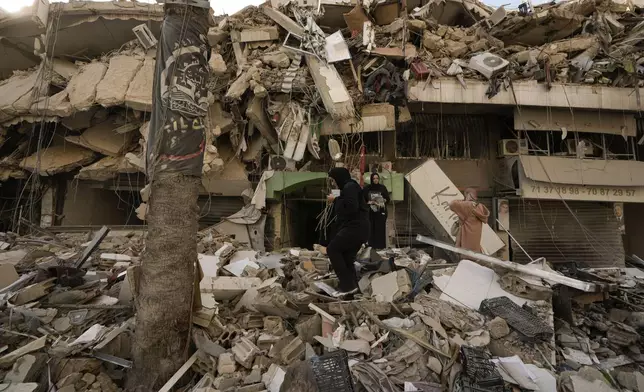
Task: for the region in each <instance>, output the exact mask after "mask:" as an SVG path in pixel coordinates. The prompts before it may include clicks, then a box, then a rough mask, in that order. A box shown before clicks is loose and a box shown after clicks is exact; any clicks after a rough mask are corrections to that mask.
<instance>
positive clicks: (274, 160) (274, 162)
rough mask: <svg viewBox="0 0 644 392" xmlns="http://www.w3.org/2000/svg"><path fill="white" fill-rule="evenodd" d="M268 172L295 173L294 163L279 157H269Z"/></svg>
mask: <svg viewBox="0 0 644 392" xmlns="http://www.w3.org/2000/svg"><path fill="white" fill-rule="evenodd" d="M268 170H275V171H297V169H296V167H295V161H294V160H292V159H288V158H284V157H283V156H280V155H271V156H270V158H269V160H268Z"/></svg>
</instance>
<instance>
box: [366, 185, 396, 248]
mask: <svg viewBox="0 0 644 392" xmlns="http://www.w3.org/2000/svg"><path fill="white" fill-rule="evenodd" d="M373 176H374V175H373V174H372V175H371V182H372V183H371V184H369V185H367V186H365V187H364V189H363V194H364V197H365V201H366V202H369V201H376V200H379V199H380V198H382V199H383V200H384V202H385V205H384V206H381V207H378V206H376V205H369V221H370V223H371V230H370V231H371V233H370V236H369V245H370V246H371V247H372V248H375V249H384V248H386V247H387V206H386V205H387V204H388V203H389V200H390V199H389V191H387V187H385V186H384V185H382V184H373ZM374 210H375V211H374Z"/></svg>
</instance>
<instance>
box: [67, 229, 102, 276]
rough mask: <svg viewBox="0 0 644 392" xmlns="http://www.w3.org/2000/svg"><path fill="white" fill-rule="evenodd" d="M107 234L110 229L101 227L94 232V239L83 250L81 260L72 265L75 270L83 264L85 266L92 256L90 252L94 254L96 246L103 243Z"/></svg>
mask: <svg viewBox="0 0 644 392" xmlns="http://www.w3.org/2000/svg"><path fill="white" fill-rule="evenodd" d="M109 232H110V228H109V227H107V226H103V227H102V228H101V229H100V230H99V231H97V232H96V234H95V235H94V239H93V240H92V242H90V244H89V245H88V246H87V248H85V251H84V252H83V254H82V255H81V258H80V259H78V261H77V262H76V264H75V265H74V267H75V268H81V267H82V266H83V264H85V262H86V261H87V259H88V258H89V256H90V255H91V254H92V252H94V251H95V250H96V249H97V248H98V246H99V245H100V244H101V242H103V240H104V239H105V237H107V233H109Z"/></svg>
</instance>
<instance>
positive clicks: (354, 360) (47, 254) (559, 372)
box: [0, 227, 644, 392]
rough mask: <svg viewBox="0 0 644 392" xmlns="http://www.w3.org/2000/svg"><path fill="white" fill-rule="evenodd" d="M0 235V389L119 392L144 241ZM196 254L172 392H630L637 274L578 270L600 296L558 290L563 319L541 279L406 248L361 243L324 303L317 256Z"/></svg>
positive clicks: (202, 244)
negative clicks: (309, 390)
mask: <svg viewBox="0 0 644 392" xmlns="http://www.w3.org/2000/svg"><path fill="white" fill-rule="evenodd" d="M1 239H2V242H0V246H1V247H2V248H3V250H2V252H0V270H1V271H2V274H1V275H0V276H1V280H0V286H1V287H0V301H1V302H0V304H1V305H0V306H1V307H0V310H1V315H0V320H1V321H0V324H1V326H0V335H1V336H2V347H0V350H1V352H0V379H1V380H2V381H1V385H2V388H3V390H8V391H39V390H47V389H48V388H51V387H52V386H54V385H55V386H56V388H57V390H59V391H61V390H62V391H65V392H73V391H78V392H80V391H110V392H112V391H120V390H122V389H123V388H124V380H125V377H126V375H127V370H128V369H129V368H130V367H131V366H132V362H131V352H130V350H131V347H132V336H133V335H132V332H133V330H134V328H135V325H134V317H133V316H134V311H135V309H134V307H133V303H134V301H133V300H134V298H135V297H136V293H137V287H136V286H137V284H136V282H137V279H136V276H137V274H138V273H139V272H138V271H139V265H140V255H141V252H143V250H144V246H145V244H144V241H145V233H144V232H123V231H114V232H110V230H109V229H108V228H107V227H104V228H103V229H101V230H99V231H98V232H96V233H90V234H87V233H61V234H52V233H48V232H43V231H42V229H40V232H37V233H36V234H32V235H24V236H18V235H16V234H12V233H7V234H3V236H2V238H1ZM198 247H199V257H198V263H199V271H200V273H199V290H200V293H199V296H198V298H199V300H196V301H195V306H194V310H193V330H192V332H191V333H192V341H193V343H194V349H195V351H194V354H193V355H192V356H191V357H190V359H189V361H188V362H187V363H186V365H185V366H184V367H182V369H180V371H179V372H180V373H178V374H179V376H177V377H176V379H175V378H173V381H172V382H177V380H178V379H179V378H180V376H181V375H182V374H185V373H187V372H190V373H191V374H194V375H196V376H195V377H192V380H193V381H192V383H191V386H190V387H189V388H187V389H184V390H191V391H195V392H196V391H204V390H219V391H246V392H248V391H264V390H268V391H272V392H278V391H280V390H295V389H288V388H289V385H291V384H292V383H293V382H294V379H297V378H298V377H299V378H301V377H304V376H303V374H304V373H302V370H301V369H300V367H301V366H302V365H303V364H305V365H306V366H308V369H310V371H309V370H307V372H312V374H313V375H312V377H313V378H314V382H315V383H317V385H318V387H319V388H320V390H324V389H323V388H324V387H325V386H328V385H336V388H337V387H338V385H345V387H344V388H346V389H341V390H354V389H353V388H362V389H356V390H366V391H374V392H375V391H402V390H405V391H442V390H450V391H451V390H474V389H475V390H486V391H487V390H490V391H500V390H502V389H503V388H504V387H509V386H512V387H514V388H521V389H522V390H534V391H544V392H545V391H548V392H549V391H552V392H554V391H610V390H615V391H617V390H624V389H626V390H630V391H640V392H641V391H644V389H642V387H643V386H644V384H642V382H643V381H644V376H643V375H642V373H640V372H639V371H638V368H639V364H641V363H643V362H644V356H642V354H641V349H642V342H641V339H640V336H641V335H640V331H641V329H642V328H643V327H644V321H643V320H644V317H643V316H642V312H640V311H632V309H637V308H639V307H641V305H640V302H641V298H642V296H641V295H640V294H641V292H642V290H644V285H643V282H642V276H643V273H642V272H641V271H640V270H639V269H637V268H626V269H612V270H605V269H604V270H597V271H595V270H584V271H579V272H578V275H581V273H582V272H583V274H585V275H584V276H585V277H586V280H588V281H592V282H594V284H596V285H597V286H598V287H602V289H606V290H609V289H610V290H612V293H613V294H610V293H609V292H599V293H596V292H593V293H584V292H583V291H576V290H573V292H575V293H576V294H574V295H570V297H571V298H572V302H570V304H571V305H572V308H571V309H572V310H573V311H572V312H570V313H569V316H570V321H569V322H567V321H565V320H563V319H561V318H559V317H561V315H560V316H558V317H556V318H555V317H554V311H553V298H552V297H553V293H554V292H555V291H553V289H552V287H551V285H550V284H547V283H546V281H545V280H534V279H532V276H530V275H529V274H522V273H519V272H510V271H509V270H502V269H498V268H496V269H494V270H493V269H491V268H488V267H487V266H484V265H482V264H478V263H475V262H472V261H469V260H462V261H460V262H459V263H456V264H448V263H447V262H446V261H445V260H439V259H436V260H435V259H432V257H430V256H429V255H428V254H427V253H426V252H424V251H423V250H422V249H409V248H407V249H387V250H383V251H379V252H376V251H374V250H371V249H370V248H363V249H362V250H361V252H360V253H359V255H358V257H357V261H356V268H357V270H358V271H359V275H358V276H359V278H360V288H361V293H360V294H357V295H356V296H355V297H354V298H338V293H337V290H336V288H335V287H336V286H337V279H336V277H335V275H334V273H333V272H332V268H331V266H330V262H329V260H328V258H327V256H326V255H325V248H324V247H321V246H316V249H315V250H306V249H298V248H290V249H283V250H281V251H278V252H273V253H265V252H258V251H255V250H252V249H248V248H247V247H245V246H244V245H242V244H239V243H237V242H235V241H234V240H232V239H231V238H230V237H229V236H227V235H225V234H221V233H219V232H218V231H217V230H216V229H214V228H208V229H205V230H203V231H201V232H200V233H199V244H198ZM534 267H535V268H537V269H538V268H546V267H545V266H541V267H539V265H535V266H534ZM497 271H498V272H497ZM544 271H547V268H546V269H544ZM590 277H592V279H591V278H590ZM576 278H579V276H577V275H575V276H574V278H572V281H571V282H570V283H569V284H570V285H577V283H583V282H581V281H579V280H576ZM618 286H621V288H618ZM561 287H565V286H562V285H560V286H558V288H561ZM555 297H556V298H555V302H558V301H559V299H560V297H558V296H555ZM603 298H608V300H606V301H603ZM602 301H603V302H602ZM565 317H567V316H565ZM298 369H299V370H298ZM172 382H171V384H172ZM300 382H301V380H300ZM333 383H335V384H333ZM338 383H340V384H338ZM341 383H344V384H341ZM173 386H175V385H174V384H172V385H167V388H168V390H169V389H170V388H172V387H173ZM280 388H281V389H280ZM472 388H473V389H472ZM297 390H302V389H297Z"/></svg>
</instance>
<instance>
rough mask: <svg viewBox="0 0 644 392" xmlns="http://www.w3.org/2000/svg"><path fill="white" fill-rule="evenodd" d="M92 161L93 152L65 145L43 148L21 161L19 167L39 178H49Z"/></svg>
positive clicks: (93, 157)
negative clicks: (38, 175)
mask: <svg viewBox="0 0 644 392" xmlns="http://www.w3.org/2000/svg"><path fill="white" fill-rule="evenodd" d="M38 155H40V157H38ZM94 159H95V155H94V152H93V151H91V150H88V149H86V148H83V147H79V146H75V145H73V144H67V145H65V146H53V147H49V148H45V149H43V150H41V151H40V154H38V153H35V154H33V155H30V156H28V157H27V158H25V159H23V160H22V161H21V162H20V164H19V166H20V167H21V168H22V169H25V170H29V171H31V172H36V173H38V174H40V175H41V176H50V175H54V174H58V173H62V172H67V171H70V170H73V169H76V168H78V167H82V166H85V165H87V164H88V163H90V162H92V161H93V160H94Z"/></svg>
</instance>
